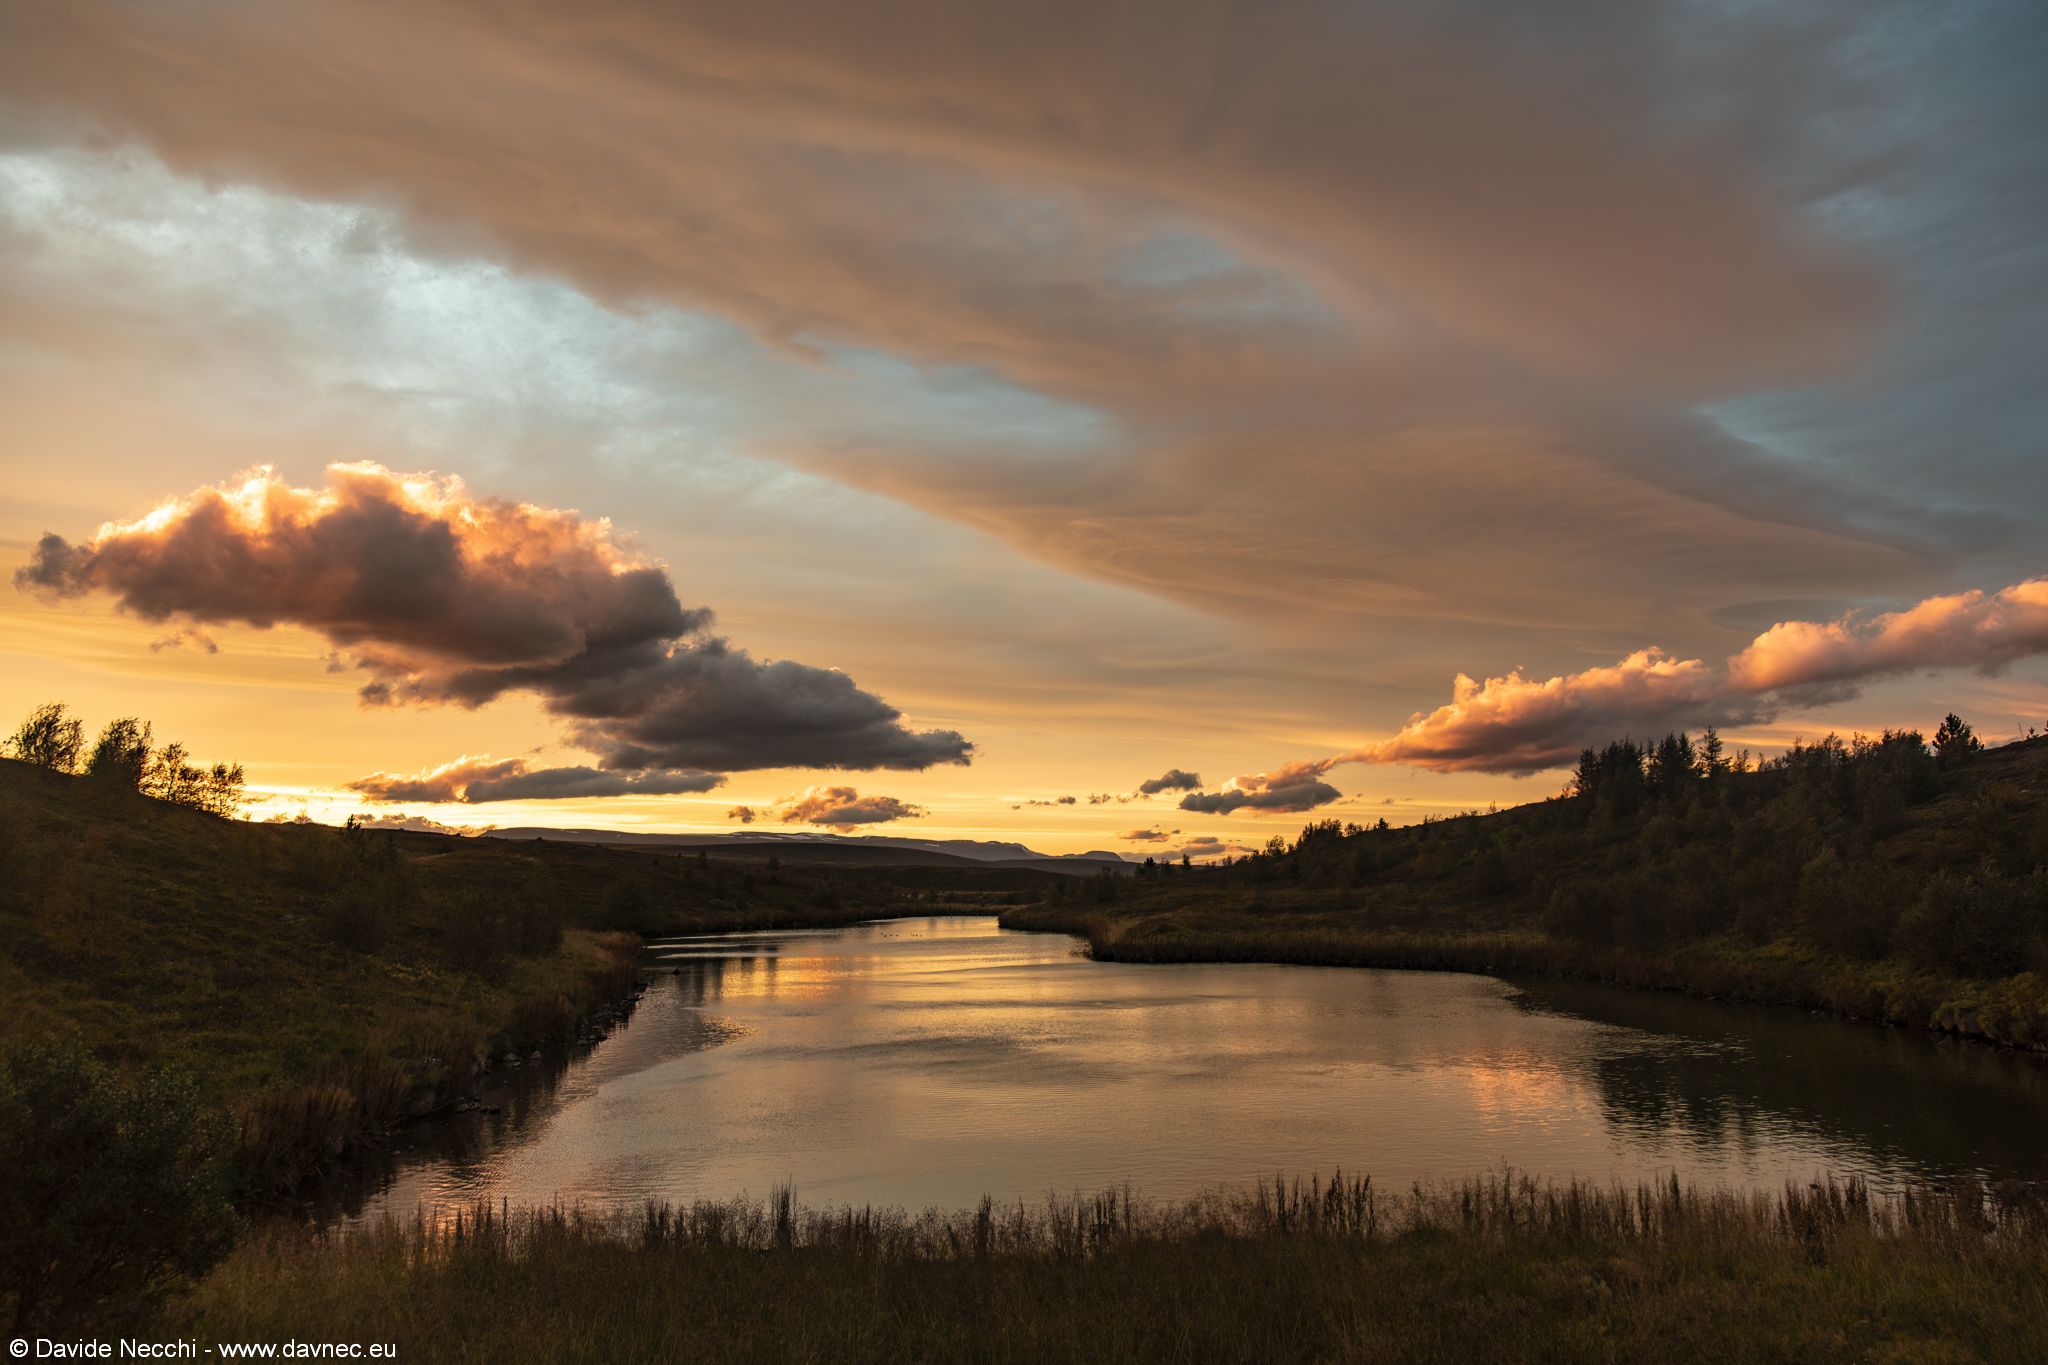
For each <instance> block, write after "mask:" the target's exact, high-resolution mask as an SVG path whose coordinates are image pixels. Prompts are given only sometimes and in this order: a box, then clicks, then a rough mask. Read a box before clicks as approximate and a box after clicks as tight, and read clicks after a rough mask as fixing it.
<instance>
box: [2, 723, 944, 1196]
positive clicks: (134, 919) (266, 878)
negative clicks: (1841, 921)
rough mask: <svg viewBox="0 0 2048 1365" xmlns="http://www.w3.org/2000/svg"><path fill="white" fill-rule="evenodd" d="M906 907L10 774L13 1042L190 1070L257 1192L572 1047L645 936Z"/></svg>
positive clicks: (7, 1038) (248, 1189) (853, 893)
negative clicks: (511, 1067) (485, 1073)
mask: <svg viewBox="0 0 2048 1365" xmlns="http://www.w3.org/2000/svg"><path fill="white" fill-rule="evenodd" d="M920 894H922V895H924V896H927V897H932V896H943V895H946V894H950V893H948V892H946V891H944V890H937V891H935V890H930V889H927V890H925V891H923V892H922V893H920ZM900 899H901V894H900V893H899V891H898V890H897V888H895V887H894V886H893V885H892V884H891V883H890V882H889V880H888V879H887V877H886V876H884V875H882V874H879V873H867V874H861V873H842V872H840V871H837V870H834V869H814V870H801V869H800V870H794V871H788V872H785V871H783V870H781V869H778V868H774V867H770V866H768V865H765V864H761V863H752V864H734V863H726V862H720V861H718V860H714V859H705V860H701V861H700V860H699V859H697V858H695V857H690V856H674V855H669V856H662V855H656V854H651V853H633V852H625V851H619V850H612V849H605V848H594V847H588V846H577V845H571V844H563V843H548V842H530V843H517V844H514V843H504V842H500V841H495V840H478V839H459V838H453V837H448V836H441V835H433V834H417V833H400V832H388V831H344V830H336V829H331V828H323V827H319V826H306V825H257V824H246V823H241V822H237V821H230V820H224V819H221V818H219V817H218V816H215V815H210V814H207V813H205V812H202V811H199V810H195V809H191V808H189V807H186V806H181V805H177V804H173V803H169V802H165V801H161V800H153V799H150V798H149V797H146V796H143V795H140V794H138V793H136V792H134V791H122V790H117V789H111V788H110V787H109V786H108V785H107V784H105V783H101V782H98V781H95V780H94V779H91V778H86V777H74V776H69V775H65V774H61V773H55V772H50V771H47V770H44V769H41V768H37V767H33V766H30V765H27V764H23V763H17V762H11V761H5V760H0V1041H4V1042H6V1043H8V1044H10V1045H13V1044H19V1043H26V1042H35V1041H38V1040H64V1041H70V1042H75V1043H78V1044H80V1045H82V1046H83V1047H84V1048H85V1049H86V1051H87V1052H88V1053H90V1054H91V1055H92V1056H94V1057H96V1058H98V1059H99V1060H101V1061H103V1062H106V1063H108V1064H110V1065H111V1066H113V1067H114V1068H115V1069H116V1070H117V1071H118V1072H121V1073H123V1074H129V1075H139V1074H141V1073H144V1072H146V1071H149V1070H152V1069H159V1068H168V1069H171V1070H175V1071H177V1072H180V1073H182V1074H184V1075H186V1076H189V1077H191V1078H192V1079H193V1080H194V1081H196V1083H197V1085H198V1088H199V1091H200V1093H201V1094H203V1095H204V1096H206V1097H207V1099H208V1100H209V1102H211V1103H212V1104H214V1105H216V1106H218V1107H219V1108H220V1109H222V1110H224V1111H226V1113H227V1114H228V1115H229V1116H230V1118H231V1121H232V1127H233V1129H234V1132H235V1134H236V1137H235V1148H236V1151H235V1157H234V1164H235V1166H236V1168H237V1170H238V1172H239V1174H240V1177H241V1185H242V1187H243V1189H244V1191H245V1194H247V1195H251V1196H263V1195H266V1194H269V1193H273V1192H278V1191H283V1190H287V1189H290V1188H291V1187H293V1186H294V1185H296V1184H298V1183H300V1182H301V1181H303V1180H304V1179H306V1178H307V1177H309V1176H311V1175H314V1174H316V1173H317V1172H319V1171H320V1170H321V1169H322V1168H324V1167H326V1166H328V1165H329V1164H331V1163H333V1162H334V1161H335V1160H337V1159H338V1158H339V1157H340V1156H341V1154H342V1153H343V1152H344V1150H345V1149H346V1148H348V1147H349V1146H350V1145H351V1144H352V1143H355V1142H358V1141H361V1140H364V1139H366V1138H369V1137H372V1136H374V1135H376V1134H377V1133H379V1132H381V1131H383V1130H384V1129H386V1128H388V1127H389V1126H390V1125H392V1124H393V1123H396V1122H399V1121H401V1120H403V1119H405V1118H408V1117H411V1116H414V1115H417V1114H420V1113H422V1112H425V1111H428V1110H430V1109H432V1108H433V1107H435V1106H436V1105H438V1104H441V1103H444V1102H446V1101H448V1100H451V1099H453V1098H456V1097H458V1096H460V1095H461V1094H463V1093H465V1092H466V1091H467V1090H469V1089H470V1088H471V1087H472V1086H473V1084H474V1082H475V1080H476V1078H477V1076H478V1075H479V1074H480V1072H481V1071H482V1070H483V1069H485V1068H486V1067H488V1066H490V1065H492V1064H493V1061H494V1059H496V1058H498V1057H499V1056H501V1055H502V1054H503V1053H505V1052H506V1051H518V1052H521V1053H523V1052H524V1051H526V1050H527V1049H530V1048H534V1047H548V1046H554V1045H557V1044H561V1043H564V1042H566V1041H567V1040H569V1039H570V1038H572V1037H573V1036H574V1035H575V1033H576V1032H577V1030H578V1027H579V1021H581V1020H584V1019H586V1018H587V1017H588V1016H589V1015H591V1014H592V1013H593V1012H594V1011H597V1010H600V1009H603V1008H605V1007H607V1006H609V1005H610V1004H612V1003H613V1002H616V1001H619V1000H620V999H621V998H622V997H623V996H624V995H625V994H626V993H627V992H628V991H629V990H630V989H631V987H632V984H633V981H634V978H635V975H636V971H637V965H638V949H639V943H640V940H639V938H638V936H637V935H638V934H640V933H688V932H708V931H713V930H721V929H741V928H767V927H778V926H792V925H818V924H832V923H844V922H849V921H853V920H859V919H865V918H869V917H872V916H874V915H877V914H883V913H887V912H888V911H889V910H890V908H891V907H892V906H895V905H897V904H898V903H899V902H900ZM937 904H939V902H938V901H936V900H926V901H921V902H919V903H918V908H919V909H920V910H923V909H926V908H929V907H934V906H936V905H937Z"/></svg>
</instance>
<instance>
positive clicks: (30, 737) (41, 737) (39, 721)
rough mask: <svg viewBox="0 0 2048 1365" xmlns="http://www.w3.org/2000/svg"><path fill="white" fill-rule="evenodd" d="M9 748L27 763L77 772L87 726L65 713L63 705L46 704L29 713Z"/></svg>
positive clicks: (10, 741)
mask: <svg viewBox="0 0 2048 1365" xmlns="http://www.w3.org/2000/svg"><path fill="white" fill-rule="evenodd" d="M8 747H9V748H10V749H12V750H14V756H15V757H16V758H18V759H20V760H21V761H22V762H24V763H33V764H35V765H36V766H37V767H39V768H50V769H54V770H55V771H57V772H60V773H74V772H77V771H78V756H79V754H80V752H81V751H82V750H83V749H84V748H85V725H84V723H83V722H81V721H79V720H77V719H75V718H74V717H72V716H70V715H69V714H67V713H66V712H65V709H64V703H63V702H60V701H53V702H47V703H45V704H44V705H42V706H38V707H37V708H36V709H35V710H33V711H31V712H29V713H28V719H27V720H25V721H23V722H22V723H21V728H20V729H18V730H16V731H15V732H14V738H13V739H11V740H9V741H8Z"/></svg>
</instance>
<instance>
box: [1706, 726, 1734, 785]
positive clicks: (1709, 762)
mask: <svg viewBox="0 0 2048 1365" xmlns="http://www.w3.org/2000/svg"><path fill="white" fill-rule="evenodd" d="M1700 767H1701V769H1702V770H1703V771H1704V772H1705V774H1706V775H1707V776H1708V777H1719V776H1721V774H1723V773H1725V772H1727V771H1728V760H1727V759H1726V758H1724V757H1723V756H1722V751H1721V732H1720V731H1719V730H1716V729H1715V728H1714V727H1713V726H1711V725H1709V726H1708V727H1707V732H1706V733H1705V734H1703V735H1701V736H1700Z"/></svg>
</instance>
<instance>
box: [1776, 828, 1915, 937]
mask: <svg viewBox="0 0 2048 1365" xmlns="http://www.w3.org/2000/svg"><path fill="white" fill-rule="evenodd" d="M1898 901H1899V892H1898V888H1897V886H1896V885H1895V882H1894V879H1893V878H1891V877H1889V876H1887V875H1886V874H1885V872H1884V871H1883V869H1881V868H1878V867H1876V866H1874V865H1872V864H1871V863H1869V862H1859V863H1849V862H1844V861H1843V859H1842V856H1841V855H1840V854H1839V853H1837V852H1836V851H1835V850H1834V849H1832V848H1830V849H1827V850H1826V851H1824V852H1823V853H1821V855H1820V856H1819V857H1817V858H1814V859H1813V860H1812V861H1810V862H1809V863H1807V865H1806V867H1805V868H1804V870H1802V871H1801V872H1800V874H1799V935H1800V937H1801V938H1803V939H1805V940H1806V941H1807V942H1808V943H1811V944H1812V945H1814V946H1815V947H1816V948H1821V949H1825V950H1826V951H1828V952H1831V953H1840V954H1842V955H1844V956H1846V957H1853V958H1860V959H1863V960H1865V961H1870V960H1873V959H1876V958H1880V957H1883V956H1884V955H1885V951H1886V950H1887V949H1888V948H1890V946H1891V941H1892V929H1893V925H1894V924H1895V923H1896V922H1897V919H1898V913H1899V907H1898Z"/></svg>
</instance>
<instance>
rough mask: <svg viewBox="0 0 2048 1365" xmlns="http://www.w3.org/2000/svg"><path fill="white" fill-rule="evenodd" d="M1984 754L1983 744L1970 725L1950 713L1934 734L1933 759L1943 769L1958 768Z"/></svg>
mask: <svg viewBox="0 0 2048 1365" xmlns="http://www.w3.org/2000/svg"><path fill="white" fill-rule="evenodd" d="M1983 752H1984V743H1983V741H1982V740H1980V739H1978V738H1977V732H1976V731H1974V730H1972V729H1971V728H1970V723H1969V722H1968V721H1966V720H1964V719H1963V718H1962V717H1961V716H1958V715H1957V714H1956V713H1955V712H1953V711H1951V712H1949V713H1948V714H1947V715H1946V716H1943V717H1942V718H1941V726H1940V728H1938V729H1937V730H1935V732H1934V759H1935V762H1937V763H1939V764H1940V765H1941V766H1942V767H1944V768H1959V767H1961V766H1962V765H1963V764H1965V763H1968V762H1969V761H1970V760H1971V759H1973V758H1975V757H1976V756H1977V755H1978V754H1981V753H1983Z"/></svg>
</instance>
